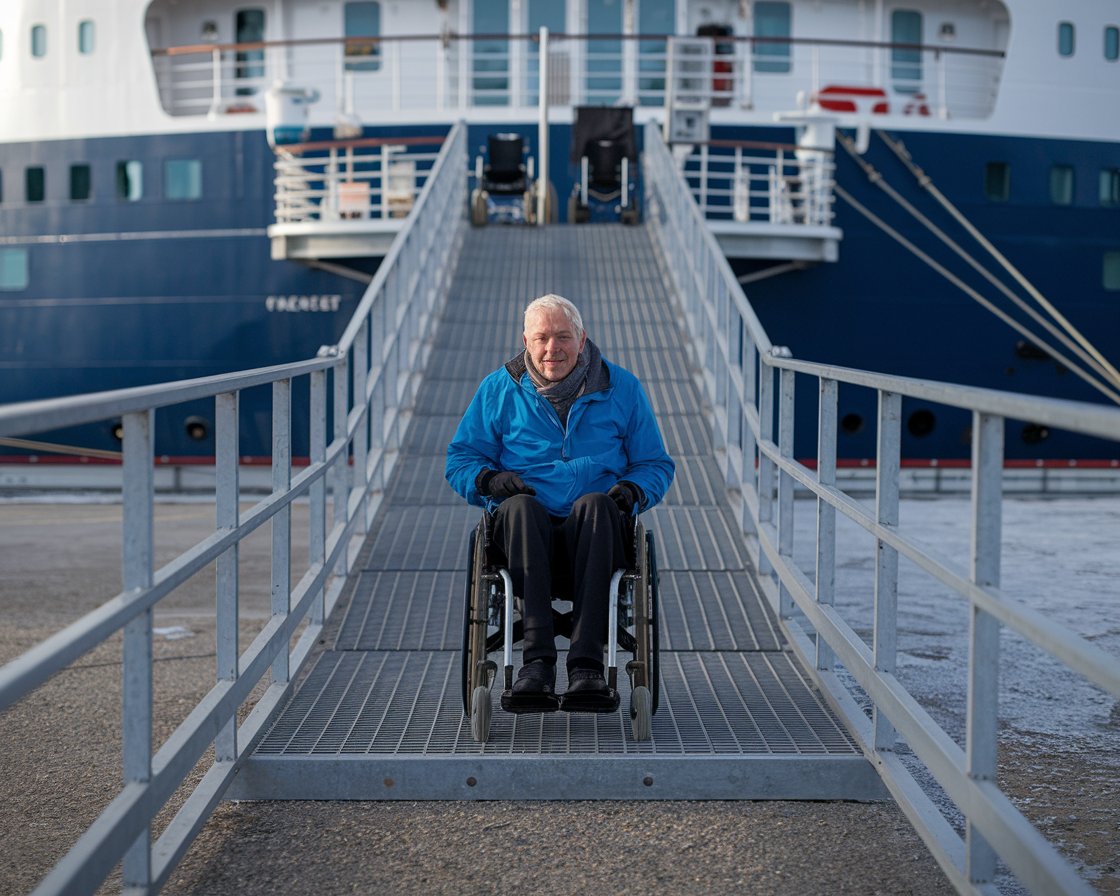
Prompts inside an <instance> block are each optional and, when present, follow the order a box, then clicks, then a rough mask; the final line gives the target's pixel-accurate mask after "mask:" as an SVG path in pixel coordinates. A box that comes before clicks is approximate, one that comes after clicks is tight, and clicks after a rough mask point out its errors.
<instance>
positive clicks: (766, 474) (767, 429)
mask: <svg viewBox="0 0 1120 896" xmlns="http://www.w3.org/2000/svg"><path fill="white" fill-rule="evenodd" d="M759 361H760V362H761V364H760V369H759V377H760V379H759V384H758V438H759V442H760V446H759V447H760V450H759V452H758V521H759V523H760V524H761V523H769V522H771V521H772V520H773V519H774V461H772V460H771V459H770V457H769V456H768V455H767V454H766V452H764V451H762V450H761V447H762V445H766V446H770V445H772V444H773V442H774V374H775V372H776V371H775V368H773V367H771V366H770V365H768V364H766V363H765V359H764V358H762V357H761V355H760V356H759ZM772 572H773V566H771V564H770V561H769V559H767V557H766V554H765V552H762V553H760V554H759V556H758V574H759V575H760V576H763V577H765V576H768V575H770V574H771V573H772Z"/></svg>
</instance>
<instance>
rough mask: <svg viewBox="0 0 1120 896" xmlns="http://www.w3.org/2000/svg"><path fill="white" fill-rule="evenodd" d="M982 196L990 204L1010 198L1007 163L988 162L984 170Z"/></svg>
mask: <svg viewBox="0 0 1120 896" xmlns="http://www.w3.org/2000/svg"><path fill="white" fill-rule="evenodd" d="M984 195H985V196H987V197H988V199H989V200H991V201H992V202H1007V200H1008V199H1010V198H1011V166H1010V165H1008V164H1007V162H988V164H987V166H986V167H985V168H984Z"/></svg>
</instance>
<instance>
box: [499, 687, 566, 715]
mask: <svg viewBox="0 0 1120 896" xmlns="http://www.w3.org/2000/svg"><path fill="white" fill-rule="evenodd" d="M559 708H560V698H559V697H557V696H556V695H555V694H515V693H513V691H502V709H504V710H505V711H506V712H512V713H514V714H515V715H521V714H523V713H530V712H556V710H558V709H559Z"/></svg>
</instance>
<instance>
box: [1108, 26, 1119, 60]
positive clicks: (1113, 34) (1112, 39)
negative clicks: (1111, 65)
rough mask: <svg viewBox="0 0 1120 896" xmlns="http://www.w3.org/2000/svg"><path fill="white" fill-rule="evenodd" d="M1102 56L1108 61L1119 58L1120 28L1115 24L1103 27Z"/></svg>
mask: <svg viewBox="0 0 1120 896" xmlns="http://www.w3.org/2000/svg"><path fill="white" fill-rule="evenodd" d="M1104 58H1105V59H1107V60H1108V61H1109V62H1115V61H1116V60H1117V58H1120V28H1117V27H1116V26H1115V25H1109V26H1108V27H1107V28H1105V29H1104Z"/></svg>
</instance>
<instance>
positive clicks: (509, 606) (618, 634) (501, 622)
mask: <svg viewBox="0 0 1120 896" xmlns="http://www.w3.org/2000/svg"><path fill="white" fill-rule="evenodd" d="M492 531H493V517H492V515H491V514H490V513H485V514H483V517H482V519H481V520H480V521H479V523H478V525H477V526H476V527H475V528H474V530H472V532H471V535H470V544H469V548H468V564H469V566H468V571H467V588H466V600H465V601H464V609H465V615H464V620H463V656H462V661H463V668H462V673H463V679H462V682H463V712H464V714H465V715H466V716H467V717H468V718H469V719H470V722H471V735H472V736H473V737H474V739H475V740H476V741H478V742H479V743H485V742H486V740H487V739H488V738H489V736H490V721H491V718H492V711H493V705H492V700H491V696H490V691H491V689H492V688H493V685H494V681H495V679H496V678H497V673H498V666H497V663H495V662H494V661H493V660H492V659H490V654H492V653H497V652H498V651H499V650H501V651H502V654H503V665H504V667H505V668H504V683H505V690H504V692H503V694H502V697H503V700H502V704H503V708H505V707H506V704H507V701H508V699H509V697H510V694H511V692H512V689H513V647H514V644H515V643H518V642H520V641H521V640H522V637H523V635H522V632H523V629H522V620H521V618H520V599H519V598H516V597H515V596H514V594H513V582H512V579H511V578H510V574H509V571H508V570H507V569H505V568H504V567H503V566H502V563H503V561H504V558H503V557H502V556H501V550H500V548H498V547H497V546H496V545H495V544H494V542H493V540H492ZM623 542H624V543H625V544H626V550H627V564H628V566H627V568H626V569H619V570H616V571H615V573H614V576H613V578H612V579H611V587H610V595H611V601H610V607H609V613H608V623H607V629H608V630H607V668H606V679H607V687H608V690H609V693H610V696H609V698H607V699H606V700H605V701H604V702H603V703H602V704H600V705H597V706H594V707H591V706H588V707H586V708H580V709H577V710H573V711H576V712H616V711H617V710H618V708H619V703H620V698H619V694H618V649H619V648H621V649H622V650H623V651H625V652H626V653H629V654H630V655H631V657H632V658H631V659H630V661H629V662H627V664H626V673H627V674H628V675H629V676H630V686H631V691H630V723H631V733H632V735H633V738H634V740H636V741H645V740H649V738H650V735H651V733H652V724H653V715H654V714H655V713H656V712H657V705H658V696H659V688H660V679H659V674H658V628H659V623H658V612H657V606H658V592H657V587H658V576H657V553H656V550H655V543H654V537H653V533H652V532H648V531H646V529H645V527H644V526H643V525H642V522H641V520H640V519H638V518H637V517H630V518H627V520H626V531H625V532H624V533H623ZM560 599H563V595H554V596H553V601H554V602H555V601H556V600H560ZM552 616H553V624H554V627H555V633H556V635H557V636H564V637H570V636H571V631H572V614H571V612H570V611H569V612H562V611H560V610H558V609H557V608H556V607H555V606H553V610H552ZM557 705H559V704H557ZM552 708H556V707H552Z"/></svg>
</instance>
